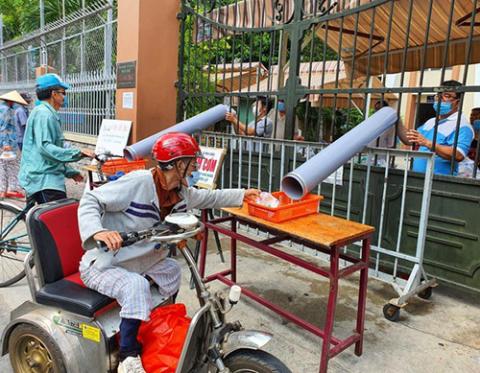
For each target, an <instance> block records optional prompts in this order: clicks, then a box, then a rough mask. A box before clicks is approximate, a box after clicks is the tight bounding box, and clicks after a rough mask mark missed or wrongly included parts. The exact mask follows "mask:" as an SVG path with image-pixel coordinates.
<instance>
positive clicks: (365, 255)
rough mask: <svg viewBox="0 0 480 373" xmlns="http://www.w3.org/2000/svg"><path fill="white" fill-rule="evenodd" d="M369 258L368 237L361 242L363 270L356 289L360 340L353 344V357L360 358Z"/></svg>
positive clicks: (357, 330)
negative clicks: (364, 264)
mask: <svg viewBox="0 0 480 373" xmlns="http://www.w3.org/2000/svg"><path fill="white" fill-rule="evenodd" d="M369 258H370V237H368V238H365V239H364V240H363V241H362V258H361V259H362V262H364V263H366V266H365V268H363V269H362V270H360V284H359V288H358V306H357V328H356V332H357V333H358V334H360V340H359V341H358V342H357V343H355V355H357V356H360V355H361V354H362V352H363V329H364V326H365V307H366V303H367V281H368V262H369Z"/></svg>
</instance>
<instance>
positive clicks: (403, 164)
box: [201, 132, 434, 305]
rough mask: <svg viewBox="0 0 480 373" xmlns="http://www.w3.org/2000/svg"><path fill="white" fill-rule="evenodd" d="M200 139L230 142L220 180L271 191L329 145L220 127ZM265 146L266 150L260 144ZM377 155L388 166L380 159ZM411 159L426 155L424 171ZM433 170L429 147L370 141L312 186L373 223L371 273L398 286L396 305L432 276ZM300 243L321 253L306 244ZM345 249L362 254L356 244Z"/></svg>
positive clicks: (337, 210)
mask: <svg viewBox="0 0 480 373" xmlns="http://www.w3.org/2000/svg"><path fill="white" fill-rule="evenodd" d="M201 143H202V144H203V145H205V146H213V147H221V148H225V149H227V155H226V158H225V160H224V163H223V165H222V170H221V173H220V176H219V179H218V186H219V188H238V187H246V188H258V189H261V190H263V191H269V192H272V191H277V190H279V189H280V184H281V180H282V178H283V176H284V175H285V174H286V173H288V171H289V170H291V169H294V168H296V167H299V166H300V165H301V164H302V163H304V162H306V161H308V160H309V159H310V158H311V157H313V156H314V155H315V154H316V153H318V152H319V151H321V149H322V148H323V147H324V145H319V144H318V143H299V142H295V141H288V140H271V139H261V138H257V139H254V138H252V137H245V136H234V135H230V134H220V133H215V132H206V133H202V136H201ZM262 148H263V151H260V152H257V151H255V149H262ZM288 154H293V158H292V159H290V160H288V159H287V157H288ZM375 158H377V162H378V159H382V160H383V161H385V163H386V164H390V166H391V167H378V166H375ZM413 159H424V160H425V161H426V163H427V170H426V174H425V177H419V176H418V174H414V173H411V172H410V171H409V164H410V163H411V162H412V161H413ZM285 165H288V168H285ZM319 167H321V165H319ZM432 178H433V158H432V155H431V154H430V153H424V152H414V151H408V150H398V149H380V148H368V149H365V151H364V152H363V153H360V154H357V155H355V156H354V157H353V158H352V159H350V160H349V162H347V163H346V164H345V165H342V166H341V167H340V168H339V169H338V170H337V171H336V172H335V173H334V174H332V175H331V176H330V177H329V178H328V179H327V180H325V181H324V182H322V183H320V184H319V185H318V187H317V188H316V189H315V190H314V191H312V192H313V193H317V194H321V195H323V196H324V200H323V201H322V202H321V204H320V210H321V211H322V212H324V213H327V214H330V215H334V216H339V217H342V218H345V219H349V220H353V221H357V222H360V223H363V224H368V225H371V226H374V227H375V236H374V237H373V239H372V250H373V252H374V253H375V255H372V265H373V267H372V270H371V274H372V275H374V276H375V277H378V278H381V279H384V280H387V281H389V282H390V283H392V284H393V285H394V287H395V289H396V290H397V292H398V294H399V298H398V299H395V300H391V303H392V304H395V305H404V304H405V303H406V302H407V301H408V299H409V298H410V297H411V296H413V295H414V294H416V293H418V292H420V291H422V290H424V289H425V288H427V287H429V286H432V284H433V283H434V282H433V281H431V280H429V278H428V275H427V274H426V271H425V270H424V268H423V258H424V251H425V242H426V235H427V225H428V218H429V209H430V195H431V191H432ZM412 221H413V222H415V223H414V224H413V225H414V227H413V228H412ZM252 233H253V234H262V233H261V232H258V231H255V232H252ZM284 244H285V243H284ZM287 246H288V244H287ZM296 249H297V250H302V251H308V252H309V253H311V254H312V255H315V256H318V255H321V253H319V252H317V251H313V250H311V249H308V248H305V247H301V246H298V247H296ZM345 250H349V251H351V252H352V253H354V254H358V248H356V247H349V248H345Z"/></svg>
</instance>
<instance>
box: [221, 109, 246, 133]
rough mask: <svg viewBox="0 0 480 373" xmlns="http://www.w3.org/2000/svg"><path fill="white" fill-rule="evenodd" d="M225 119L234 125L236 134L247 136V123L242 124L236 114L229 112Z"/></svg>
mask: <svg viewBox="0 0 480 373" xmlns="http://www.w3.org/2000/svg"><path fill="white" fill-rule="evenodd" d="M225 119H226V120H228V121H229V122H230V123H231V124H232V125H233V128H234V129H235V132H236V133H237V134H239V135H245V134H246V131H247V129H248V126H247V125H245V123H242V122H241V121H240V120H239V119H238V117H237V115H236V114H235V113H232V112H228V113H227V114H225Z"/></svg>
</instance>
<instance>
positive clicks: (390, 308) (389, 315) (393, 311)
mask: <svg viewBox="0 0 480 373" xmlns="http://www.w3.org/2000/svg"><path fill="white" fill-rule="evenodd" d="M383 316H385V318H386V319H387V320H389V321H393V322H395V321H398V320H399V319H400V307H397V306H394V305H393V304H390V303H387V304H386V305H384V306H383Z"/></svg>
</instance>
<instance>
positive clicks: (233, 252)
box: [230, 218, 237, 282]
mask: <svg viewBox="0 0 480 373" xmlns="http://www.w3.org/2000/svg"><path fill="white" fill-rule="evenodd" d="M232 232H233V233H237V219H235V218H234V219H232ZM230 242H231V245H230V269H231V270H232V274H231V278H232V281H233V282H237V239H236V238H233V237H231V240H230Z"/></svg>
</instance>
